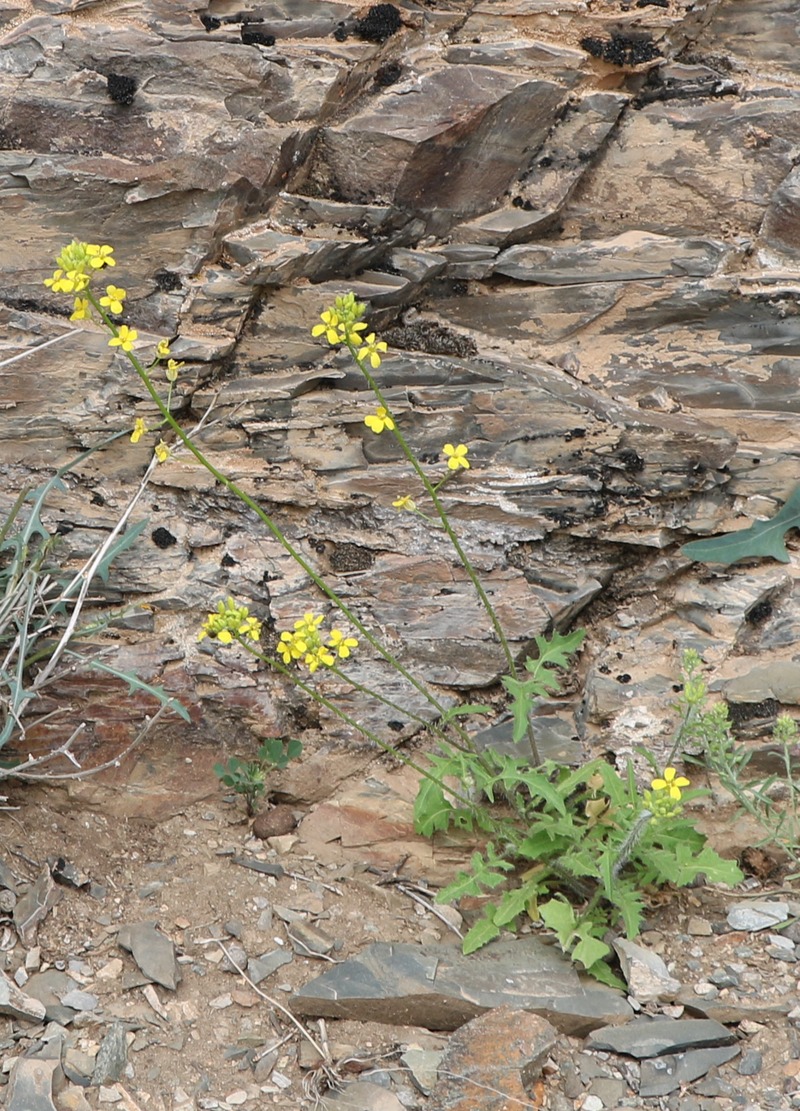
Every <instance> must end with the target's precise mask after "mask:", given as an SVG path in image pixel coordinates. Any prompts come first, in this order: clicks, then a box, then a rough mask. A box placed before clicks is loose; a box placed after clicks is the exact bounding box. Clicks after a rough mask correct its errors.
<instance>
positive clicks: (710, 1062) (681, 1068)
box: [639, 1045, 740, 1099]
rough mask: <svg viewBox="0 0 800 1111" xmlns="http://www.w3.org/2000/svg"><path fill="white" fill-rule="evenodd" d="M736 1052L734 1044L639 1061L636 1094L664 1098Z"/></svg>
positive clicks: (722, 1063)
mask: <svg viewBox="0 0 800 1111" xmlns="http://www.w3.org/2000/svg"><path fill="white" fill-rule="evenodd" d="M739 1052H740V1050H739V1046H738V1045H725V1046H718V1047H717V1048H714V1049H690V1050H687V1052H686V1053H667V1054H665V1055H664V1056H662V1057H653V1058H651V1059H650V1060H647V1061H642V1066H641V1073H640V1081H639V1095H640V1096H642V1097H643V1098H645V1099H646V1098H648V1097H651V1096H668V1095H669V1094H670V1092H675V1091H677V1090H678V1088H681V1087H682V1086H684V1085H685V1084H691V1082H692V1081H693V1080H699V1079H700V1077H701V1076H705V1074H706V1073H707V1072H708V1071H709V1069H711V1068H714V1067H715V1066H718V1065H724V1064H725V1063H726V1061H730V1060H732V1059H733V1058H734V1057H736V1055H737V1054H738V1053H739Z"/></svg>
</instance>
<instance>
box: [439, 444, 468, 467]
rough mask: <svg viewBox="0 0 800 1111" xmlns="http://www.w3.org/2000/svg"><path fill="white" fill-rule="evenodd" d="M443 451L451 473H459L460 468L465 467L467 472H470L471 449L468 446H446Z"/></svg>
mask: <svg viewBox="0 0 800 1111" xmlns="http://www.w3.org/2000/svg"><path fill="white" fill-rule="evenodd" d="M442 451H443V452H444V455H445V458H446V459H447V466H448V467H449V468H450V470H451V471H457V470H458V468H459V467H463V468H464V470H465V471H468V470H469V467H470V463H469V460H468V459H467V452H468V451H469V448H468V447H467V446H466V444H457V445H456V446H455V447H453V445H452V444H445V445H444V447H443V448H442Z"/></svg>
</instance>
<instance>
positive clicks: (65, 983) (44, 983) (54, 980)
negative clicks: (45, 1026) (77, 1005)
mask: <svg viewBox="0 0 800 1111" xmlns="http://www.w3.org/2000/svg"><path fill="white" fill-rule="evenodd" d="M77 987H78V985H77V984H76V983H75V981H74V980H73V979H72V977H71V976H68V975H67V973H66V972H59V971H58V969H57V968H48V969H46V970H45V971H44V972H35V973H34V974H33V976H31V977H30V979H29V980H28V981H27V982H26V984H25V991H26V992H27V994H28V995H30V996H33V998H34V999H38V1000H39V1001H40V1002H41V1003H42V1004H43V1005H44V1008H45V1016H46V1018H47V1021H48V1022H59V1023H61V1025H62V1026H66V1025H67V1023H70V1022H72V1020H73V1018H74V1017H75V1015H76V1014H77V1012H76V1011H75V1009H74V1008H73V1007H68V1006H66V1005H65V1004H64V1003H62V1002H61V1000H62V998H63V997H64V996H65V995H66V994H67V993H68V992H70V991H73V990H75V989H76V988H77Z"/></svg>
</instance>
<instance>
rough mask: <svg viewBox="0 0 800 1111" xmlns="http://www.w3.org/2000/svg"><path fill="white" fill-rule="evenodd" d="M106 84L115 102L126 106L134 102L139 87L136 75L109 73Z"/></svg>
mask: <svg viewBox="0 0 800 1111" xmlns="http://www.w3.org/2000/svg"><path fill="white" fill-rule="evenodd" d="M106 86H107V88H108V95H109V96H110V97H111V99H112V100H113V101H114V103H115V104H124V105H126V106H127V105H130V104H133V98H134V97H135V96H136V89H137V87H138V85H137V81H136V78H135V77H124V76H123V75H122V74H120V73H109V75H108V77H106Z"/></svg>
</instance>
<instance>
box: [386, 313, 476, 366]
mask: <svg viewBox="0 0 800 1111" xmlns="http://www.w3.org/2000/svg"><path fill="white" fill-rule="evenodd" d="M381 338H382V339H385V340H386V342H387V343H388V344H389V346H390V347H397V348H399V349H400V350H401V351H424V352H425V354H426V355H455V357H456V358H458V359H467V358H469V357H470V356H472V355H477V354H478V348H477V345H476V343H475V341H474V340H473V339H471V338H470V337H469V336H461V335H459V334H458V332H453V331H451V330H450V329H449V328H445V327H443V326H442V325H441V324H437V323H435V322H434V321H428V320H424V321H421V322H420V323H418V324H401V325H398V326H397V327H396V328H388V329H385V330H384V332H383V333H382V336H381Z"/></svg>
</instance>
